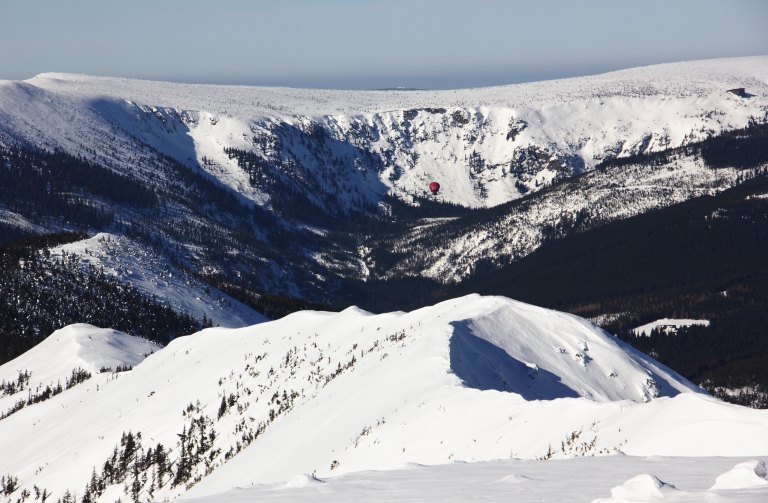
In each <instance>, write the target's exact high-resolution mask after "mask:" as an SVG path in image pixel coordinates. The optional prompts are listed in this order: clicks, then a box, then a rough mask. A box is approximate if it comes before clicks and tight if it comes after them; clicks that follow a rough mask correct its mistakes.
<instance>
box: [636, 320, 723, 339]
mask: <svg viewBox="0 0 768 503" xmlns="http://www.w3.org/2000/svg"><path fill="white" fill-rule="evenodd" d="M692 325H699V326H702V327H708V326H709V320H688V319H671V318H662V319H660V320H656V321H652V322H650V323H646V324H645V325H641V326H639V327H637V328H633V329H632V332H634V334H635V335H637V336H640V335H646V336H650V335H651V332H652V331H653V330H655V329H657V328H664V329H665V330H666V332H667V333H670V332H676V331H677V329H678V328H680V327H690V326H692Z"/></svg>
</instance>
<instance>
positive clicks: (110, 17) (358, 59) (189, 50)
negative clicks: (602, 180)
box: [0, 0, 768, 89]
mask: <svg viewBox="0 0 768 503" xmlns="http://www.w3.org/2000/svg"><path fill="white" fill-rule="evenodd" d="M767 22H768V1H765V0H728V1H724V0H723V1H713V0H663V1H662V0H642V1H630V0H625V1H620V0H583V1H577V0H533V1H532V0H519V1H514V0H506V1H504V0H471V1H469V0H464V1H459V0H442V1H437V0H387V1H384V0H280V1H266V0H265V1H259V0H217V1H210V0H109V1H104V0H98V1H94V0H68V1H62V0H35V1H31V0H0V79H11V80H21V79H27V78H30V77H33V76H34V75H37V74H39V73H43V72H70V73H82V74H89V75H103V76H113V77H131V78H142V79H152V80H165V81H173V82H192V83H217V84H245V85H280V86H290V87H319V88H337V89H381V88H392V87H406V88H418V89H451V88H461V87H475V86H488V85H501V84H511V83H518V82H529V81H536V80H546V79H552V78H562V77H571V76H578V75H590V74H595V73H601V72H605V71H611V70H618V69H622V68H631V67H635V66H643V65H649V64H655V63H668V62H675V61H684V60H694V59H710V58H722V57H734V56H754V55H763V54H768V29H766V25H767V24H768V23H767Z"/></svg>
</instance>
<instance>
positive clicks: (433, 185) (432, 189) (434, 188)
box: [429, 182, 440, 195]
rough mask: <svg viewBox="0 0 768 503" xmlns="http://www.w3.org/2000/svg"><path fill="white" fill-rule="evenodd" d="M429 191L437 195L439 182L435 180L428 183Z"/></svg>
mask: <svg viewBox="0 0 768 503" xmlns="http://www.w3.org/2000/svg"><path fill="white" fill-rule="evenodd" d="M429 191H430V192H432V194H434V195H437V193H438V192H439V191H440V184H439V183H437V182H432V183H430V184H429Z"/></svg>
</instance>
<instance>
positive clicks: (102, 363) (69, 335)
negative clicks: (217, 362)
mask: <svg viewBox="0 0 768 503" xmlns="http://www.w3.org/2000/svg"><path fill="white" fill-rule="evenodd" d="M160 349H162V346H158V345H157V344H155V343H154V342H152V341H148V340H146V339H141V338H139V337H133V336H131V335H128V334H124V333H123V332H118V331H117V330H112V329H105V328H98V327H94V326H93V325H88V324H86V323H78V324H75V325H69V326H67V327H64V328H62V329H60V330H57V331H55V332H53V333H52V334H51V335H49V336H48V338H46V339H45V340H44V341H43V342H41V343H40V344H38V345H37V346H35V347H34V348H32V349H30V350H29V351H27V352H26V353H24V354H23V355H21V356H19V357H18V358H16V359H14V360H13V361H10V362H8V363H6V364H4V365H2V366H0V381H2V382H11V381H15V380H17V379H18V376H19V372H23V371H28V372H30V373H31V377H30V380H29V384H28V385H26V386H25V388H24V390H22V391H20V392H19V393H16V394H13V395H6V394H0V412H5V411H6V410H8V409H9V408H10V407H11V406H12V405H13V404H14V403H15V402H16V401H17V400H18V399H19V398H27V394H28V389H30V390H33V391H35V390H37V391H38V392H39V391H40V390H41V389H44V388H45V387H46V386H50V387H53V386H55V385H56V384H57V383H59V382H60V383H61V385H62V386H64V385H65V383H66V378H67V377H70V376H71V375H72V371H73V370H74V369H77V368H80V369H83V370H85V371H86V372H89V373H91V374H97V373H98V372H99V371H100V370H101V368H102V367H103V368H111V369H112V370H115V369H116V368H117V367H118V366H121V367H126V366H127V367H133V366H136V365H138V364H139V363H141V362H142V361H144V358H145V357H146V356H148V355H150V354H152V353H154V352H156V351H159V350H160ZM67 391H69V390H67ZM44 406H45V403H39V404H33V405H31V406H29V407H30V408H31V407H40V408H42V407H44ZM6 420H8V419H6Z"/></svg>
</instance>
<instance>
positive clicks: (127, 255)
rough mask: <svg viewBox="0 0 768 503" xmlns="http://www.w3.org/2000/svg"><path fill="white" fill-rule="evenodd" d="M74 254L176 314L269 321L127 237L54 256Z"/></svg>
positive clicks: (222, 321)
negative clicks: (153, 298) (152, 297)
mask: <svg viewBox="0 0 768 503" xmlns="http://www.w3.org/2000/svg"><path fill="white" fill-rule="evenodd" d="M63 253H67V254H70V255H72V254H74V255H77V256H78V257H79V258H80V262H81V263H82V264H83V265H90V266H93V267H95V268H96V269H102V268H103V270H104V272H105V273H107V274H111V275H113V276H115V277H116V278H117V279H118V280H120V281H121V282H123V283H130V284H131V285H133V286H135V287H136V288H138V289H139V291H141V292H142V293H143V294H145V295H146V296H148V297H151V296H155V298H156V299H157V300H158V301H159V302H160V303H162V304H163V305H167V306H168V307H170V308H171V309H173V310H174V311H176V312H184V313H187V314H189V315H192V316H194V317H195V318H197V319H198V320H202V319H203V316H205V317H206V319H208V320H210V321H211V322H212V323H213V325H214V326H222V327H228V328H238V327H245V326H250V325H254V324H256V323H261V322H263V321H266V319H267V318H265V317H264V316H263V315H261V314H259V313H257V312H256V311H254V310H253V309H251V308H249V307H248V306H246V305H244V304H243V303H241V302H239V301H237V300H235V299H233V298H232V297H230V296H229V295H227V294H225V293H222V292H220V291H219V290H217V289H216V288H213V287H212V286H210V285H208V284H206V283H204V282H202V281H200V280H198V279H196V278H194V277H192V276H191V275H189V274H188V273H186V272H184V271H182V270H180V269H178V268H176V267H174V266H173V265H172V264H170V263H169V262H168V261H167V260H165V259H163V258H162V257H160V256H158V255H157V254H155V253H154V252H153V251H152V250H150V249H148V248H146V247H144V246H142V245H141V244H139V243H137V242H135V241H132V240H131V239H129V238H126V237H124V236H118V235H114V234H109V233H104V232H102V233H99V234H96V235H95V236H93V237H92V238H89V239H84V240H82V241H76V242H74V243H69V244H65V245H61V246H58V247H56V248H53V249H52V250H51V255H52V256H54V257H60V256H61V255H62V254H63Z"/></svg>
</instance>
